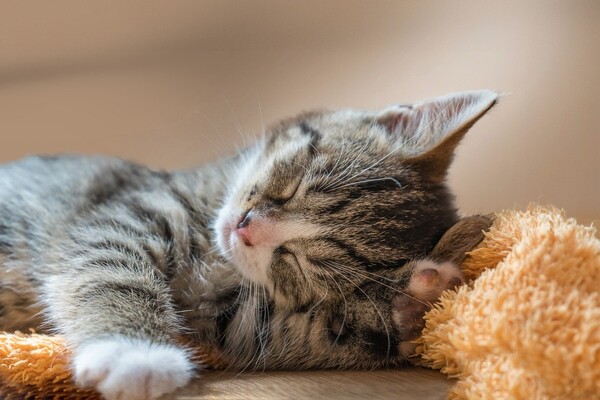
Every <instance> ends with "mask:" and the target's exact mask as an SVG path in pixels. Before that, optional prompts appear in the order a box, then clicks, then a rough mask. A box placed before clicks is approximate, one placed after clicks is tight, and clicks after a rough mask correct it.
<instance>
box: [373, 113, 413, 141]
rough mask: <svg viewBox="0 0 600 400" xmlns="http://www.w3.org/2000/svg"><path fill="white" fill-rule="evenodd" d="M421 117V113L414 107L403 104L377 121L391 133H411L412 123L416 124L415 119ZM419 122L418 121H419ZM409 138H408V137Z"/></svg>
mask: <svg viewBox="0 0 600 400" xmlns="http://www.w3.org/2000/svg"><path fill="white" fill-rule="evenodd" d="M417 118H420V113H419V112H418V111H417V110H415V109H414V108H412V107H406V106H402V108H400V109H399V110H398V111H397V112H392V113H389V114H388V115H384V116H382V117H381V118H379V120H378V121H377V122H378V123H379V124H380V125H381V126H383V127H384V128H385V129H386V131H387V133H388V134H389V135H398V134H402V136H406V135H410V134H411V133H414V132H410V130H409V126H410V125H414V124H415V122H416V121H415V119H417ZM417 124H418V123H417ZM407 139H408V138H407Z"/></svg>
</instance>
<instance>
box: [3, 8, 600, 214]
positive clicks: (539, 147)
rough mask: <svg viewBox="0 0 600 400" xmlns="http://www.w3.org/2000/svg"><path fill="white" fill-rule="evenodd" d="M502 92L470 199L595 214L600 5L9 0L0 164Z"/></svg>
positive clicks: (160, 158)
mask: <svg viewBox="0 0 600 400" xmlns="http://www.w3.org/2000/svg"><path fill="white" fill-rule="evenodd" d="M477 88H490V89H495V90H498V91H500V92H503V93H506V94H507V95H506V96H505V97H503V98H502V100H501V102H500V104H499V105H498V106H497V107H496V108H495V109H494V110H493V112H491V114H489V115H488V116H486V117H485V118H484V119H483V120H481V121H480V123H479V124H478V125H477V126H476V128H474V129H473V130H472V132H471V134H470V135H468V136H467V138H466V140H465V141H464V143H463V145H462V146H461V147H460V149H459V151H458V155H457V159H456V163H455V164H454V166H453V169H452V171H451V175H450V182H451V185H452V186H453V188H454V190H455V192H456V194H457V197H458V204H459V206H460V208H461V210H462V211H463V212H465V213H471V212H477V211H483V212H488V211H492V210H497V209H500V208H506V207H515V206H516V207H523V206H525V205H526V204H527V203H528V202H530V201H539V202H544V203H553V204H555V205H557V206H559V207H563V208H565V209H566V210H567V213H568V214H569V215H571V216H574V217H577V218H578V219H579V220H581V221H582V222H590V221H592V220H594V219H598V218H599V217H600V204H599V201H598V199H599V198H600V185H599V179H598V176H597V175H598V174H599V173H600V152H599V148H600V133H599V127H600V109H599V107H600V95H599V93H600V91H599V90H600V1H593V0H592V1H587V2H586V1H566V0H565V1H539V2H536V1H502V2H498V1H297V2H291V1H278V2H276V1H133V0H120V1H101V2H81V1H52V2H46V1H37V2H30V1H26V2H25V1H3V2H2V3H0V134H1V135H2V136H1V137H2V144H1V145H0V161H1V162H6V161H10V160H13V159H16V158H19V157H22V156H25V155H27V154H32V153H62V152H77V153H106V154H113V155H117V156H120V157H125V158H128V159H132V160H136V161H140V162H143V163H147V164H150V165H152V166H154V167H159V168H180V167H189V166H193V165H197V164H200V163H203V162H206V161H207V160H210V159H214V158H215V157H218V155H220V154H224V153H230V152H232V151H233V150H234V149H235V146H236V145H237V146H242V145H243V141H242V139H241V137H240V134H239V132H238V131H242V132H243V134H244V135H245V136H247V137H252V135H255V134H258V133H259V132H260V131H261V129H262V126H263V122H262V121H265V123H268V122H272V121H274V120H276V119H278V118H280V117H284V116H288V115H291V114H294V113H296V112H298V111H300V110H303V109H307V108H313V107H320V106H324V107H329V108H340V107H354V108H377V107H381V106H384V105H386V104H391V103H398V102H408V101H412V100H417V99H421V98H425V97H429V96H433V95H439V94H444V93H446V92H450V91H458V90H464V89H477Z"/></svg>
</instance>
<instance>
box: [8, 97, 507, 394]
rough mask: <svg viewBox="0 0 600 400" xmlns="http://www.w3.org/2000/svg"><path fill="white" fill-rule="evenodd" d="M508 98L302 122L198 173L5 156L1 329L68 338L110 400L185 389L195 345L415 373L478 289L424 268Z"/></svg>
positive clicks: (257, 363)
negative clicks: (429, 338) (463, 149)
mask: <svg viewBox="0 0 600 400" xmlns="http://www.w3.org/2000/svg"><path fill="white" fill-rule="evenodd" d="M496 98H497V95H496V94H495V93H493V92H491V91H474V92H464V93H457V94H451V95H448V96H445V97H439V98H434V99H431V100H427V101H423V102H420V103H416V104H413V105H400V106H393V107H390V108H387V109H385V110H383V111H377V112H367V111H355V110H345V111H334V112H328V111H323V112H313V113H308V114H302V115H300V116H299V117H297V118H294V119H290V120H287V121H283V122H282V123H280V124H279V125H277V126H275V127H274V128H272V129H271V130H270V132H269V133H268V134H267V135H266V136H265V137H264V138H263V139H261V140H259V141H258V142H257V143H255V144H254V145H252V146H251V147H249V148H247V149H245V150H244V151H243V152H242V153H241V154H239V155H237V156H235V157H233V158H229V159H224V160H221V161H219V162H217V163H214V164H212V165H208V166H205V167H203V168H199V169H194V170H189V171H178V172H162V171H154V170H151V169H149V168H146V167H143V166H140V165H136V164H133V163H129V162H126V161H121V160H117V159H113V158H106V157H77V156H60V157H31V158H27V159H24V160H21V161H18V162H15V163H12V164H7V165H4V166H2V167H0V327H1V328H2V329H5V330H14V329H26V328H28V327H35V328H37V329H47V330H50V331H52V332H56V333H59V334H61V335H64V336H65V338H66V339H67V341H68V343H69V345H70V346H71V347H72V349H73V351H74V361H73V371H74V374H75V377H76V379H77V382H78V383H79V384H81V385H92V386H95V387H96V388H97V389H98V390H99V391H100V392H101V393H102V394H103V395H104V396H105V397H106V398H107V399H143V398H152V399H153V398H156V397H158V396H160V395H162V394H163V393H167V392H170V391H172V390H174V389H175V388H177V387H179V386H182V385H185V384H186V383H187V382H188V381H189V380H190V379H191V378H192V376H193V375H194V365H193V363H192V362H191V361H190V357H191V356H190V354H191V352H190V351H189V349H188V348H186V347H185V346H183V345H181V344H180V343H182V342H184V341H185V342H188V343H189V342H191V343H194V342H203V343H210V344H213V345H214V346H217V347H218V348H220V349H221V350H222V352H223V354H224V359H225V360H226V364H227V365H228V366H229V367H231V368H239V369H243V368H287V369H298V368H375V367H380V366H395V365H400V364H402V363H403V362H405V361H406V360H407V358H409V357H410V356H411V355H412V351H413V348H412V345H411V344H410V340H411V339H414V338H415V337H416V336H417V335H418V334H419V330H420V328H421V327H422V315H423V313H424V312H425V310H426V309H427V308H428V307H429V305H430V302H432V301H434V300H435V299H436V298H437V297H438V296H439V294H440V292H441V291H442V290H443V289H445V288H446V287H450V286H453V285H455V284H457V283H459V282H460V281H461V275H460V272H459V271H458V269H457V268H456V267H455V266H454V264H451V263H442V262H441V261H443V260H436V259H435V258H433V259H430V260H429V261H427V260H422V259H423V257H424V256H425V255H427V254H429V253H430V252H431V250H432V249H433V248H434V246H435V244H436V243H437V242H438V241H439V239H440V238H441V237H442V235H443V234H444V232H446V231H447V230H448V228H450V227H451V226H452V225H454V224H455V223H456V222H457V215H456V210H455V207H454V205H453V201H452V196H451V194H450V193H449V191H448V189H447V187H446V185H445V183H444V179H445V175H446V171H447V168H448V166H449V164H450V162H451V159H452V154H453V150H454V148H455V147H456V145H457V144H458V142H459V140H460V139H461V138H462V137H463V135H464V134H465V132H466V131H467V130H468V128H469V127H470V126H471V125H472V124H473V123H474V122H475V121H476V120H477V119H478V118H480V117H481V116H482V115H483V114H484V113H485V112H486V111H487V110H489V109H490V108H491V107H492V106H493V105H494V104H495V102H496ZM440 243H441V242H440ZM445 243H446V242H445ZM446 244H447V243H446ZM443 253H444V252H443V251H440V254H443ZM446 258H449V257H446ZM418 260H421V261H418ZM432 260H433V261H432ZM437 261H440V262H437Z"/></svg>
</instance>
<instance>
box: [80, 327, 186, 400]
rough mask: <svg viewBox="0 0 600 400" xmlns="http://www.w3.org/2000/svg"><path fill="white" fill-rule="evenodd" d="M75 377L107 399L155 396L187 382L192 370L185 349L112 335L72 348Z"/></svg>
mask: <svg viewBox="0 0 600 400" xmlns="http://www.w3.org/2000/svg"><path fill="white" fill-rule="evenodd" d="M73 364H74V365H73V367H74V370H75V381H76V382H77V384H78V385H80V386H94V387H95V388H96V389H97V390H98V391H99V392H100V393H102V395H103V396H104V397H105V398H106V399H107V400H138V399H139V400H146V399H156V398H158V397H160V396H161V395H163V394H165V393H169V392H172V391H174V390H175V389H177V388H178V387H181V386H184V385H186V384H187V383H188V382H189V381H190V379H191V378H192V377H193V374H194V365H193V364H192V362H191V361H190V359H189V355H188V353H187V352H186V351H185V350H183V349H181V348H179V347H176V346H172V345H165V344H157V343H152V342H149V341H147V340H141V339H131V338H126V337H115V338H111V339H103V340H98V341H94V342H90V343H88V344H86V345H84V346H82V347H80V348H79V349H78V350H77V351H76V352H75V359H74V363H73Z"/></svg>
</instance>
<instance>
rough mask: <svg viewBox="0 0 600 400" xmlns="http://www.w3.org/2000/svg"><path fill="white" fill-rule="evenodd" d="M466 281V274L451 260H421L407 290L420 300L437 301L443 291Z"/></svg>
mask: <svg viewBox="0 0 600 400" xmlns="http://www.w3.org/2000/svg"><path fill="white" fill-rule="evenodd" d="M463 282H464V275H463V273H462V272H461V271H460V269H459V268H458V267H457V266H456V265H455V264H453V263H451V262H443V263H436V262H433V261H428V260H424V261H419V262H418V263H417V264H416V265H415V268H414V270H413V273H412V276H411V278H410V282H409V284H408V287H407V288H406V291H407V292H408V293H409V294H411V295H412V296H414V297H415V298H416V299H418V300H422V301H425V302H435V301H436V300H437V299H438V298H439V297H440V295H441V294H442V292H443V291H444V290H447V289H453V288H455V287H456V286H459V285H461V284H462V283H463Z"/></svg>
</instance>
